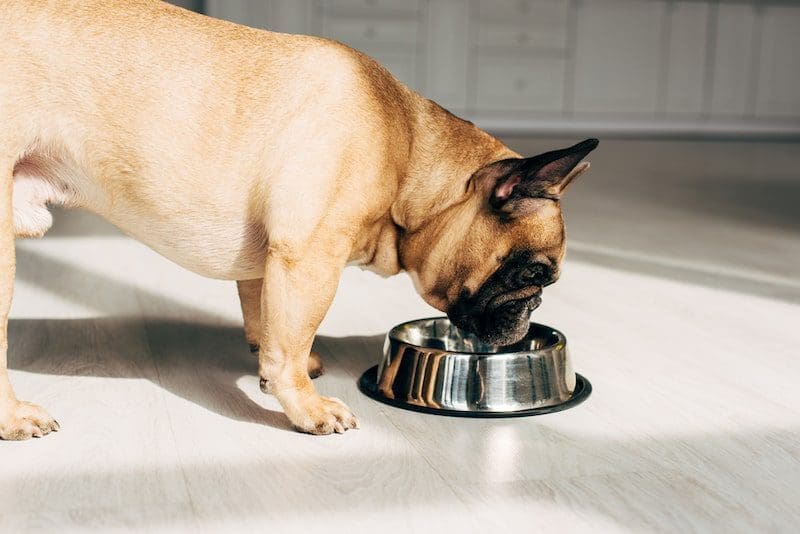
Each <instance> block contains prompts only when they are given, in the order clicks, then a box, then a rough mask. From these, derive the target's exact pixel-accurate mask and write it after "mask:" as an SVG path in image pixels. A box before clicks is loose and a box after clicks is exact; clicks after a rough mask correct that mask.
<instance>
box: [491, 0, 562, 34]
mask: <svg viewBox="0 0 800 534" xmlns="http://www.w3.org/2000/svg"><path fill="white" fill-rule="evenodd" d="M568 9H569V2H566V1H564V0H479V2H478V21H479V22H511V23H515V24H518V25H520V26H528V25H531V24H533V25H535V26H537V27H546V26H547V25H548V24H550V23H551V22H553V21H558V22H559V24H562V25H566V20H567V10H568Z"/></svg>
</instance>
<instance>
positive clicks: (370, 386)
mask: <svg viewBox="0 0 800 534" xmlns="http://www.w3.org/2000/svg"><path fill="white" fill-rule="evenodd" d="M377 380H378V366H377V365H376V366H374V367H370V368H369V369H367V370H366V371H365V372H364V374H363V375H361V378H360V379H359V381H358V388H359V389H360V390H361V392H362V393H363V394H364V395H366V396H368V397H370V398H372V399H375V400H376V401H379V402H382V403H384V404H388V405H389V406H394V407H395V408H402V409H404V410H412V411H415V412H423V413H430V414H435V415H448V416H451V417H481V418H495V419H497V418H503V417H530V416H533V415H544V414H547V413H553V412H560V411H562V410H568V409H569V408H572V407H573V406H577V405H578V404H580V403H582V402H583V401H585V400H586V399H587V398H588V397H589V395H591V393H592V384H591V383H590V382H589V381H588V380H587V379H586V378H584V377H583V376H582V375H580V374H578V373H575V391H573V392H572V397H570V398H569V399H568V400H566V401H564V402H562V403H561V404H556V405H554V406H543V407H541V408H531V409H528V410H517V411H513V412H485V411H472V412H470V411H464V410H447V409H443V408H431V407H429V406H419V405H417V404H409V403H407V402H403V401H401V400H397V399H390V398H388V397H385V396H384V395H383V394H382V393H381V392H380V391H378V387H377Z"/></svg>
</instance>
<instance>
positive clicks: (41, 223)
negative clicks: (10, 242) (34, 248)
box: [11, 172, 66, 237]
mask: <svg viewBox="0 0 800 534" xmlns="http://www.w3.org/2000/svg"><path fill="white" fill-rule="evenodd" d="M65 197H66V195H65V193H64V190H63V188H60V187H58V186H57V185H55V184H53V183H52V182H51V181H50V180H48V179H46V178H43V177H39V176H34V175H31V174H27V173H24V172H22V173H15V174H14V190H13V195H12V199H11V204H12V207H13V211H14V234H15V235H18V236H21V237H41V236H42V235H44V233H45V232H47V230H49V229H50V226H52V224H53V216H52V215H51V214H50V210H49V209H48V207H47V205H48V204H49V203H55V204H64V203H65V202H66V198H65Z"/></svg>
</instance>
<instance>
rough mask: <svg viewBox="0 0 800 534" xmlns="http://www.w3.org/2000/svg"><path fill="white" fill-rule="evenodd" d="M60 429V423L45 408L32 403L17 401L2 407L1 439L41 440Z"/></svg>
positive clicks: (0, 412) (0, 416) (0, 410)
mask: <svg viewBox="0 0 800 534" xmlns="http://www.w3.org/2000/svg"><path fill="white" fill-rule="evenodd" d="M59 428H60V427H59V425H58V422H57V421H56V420H55V419H53V418H52V417H50V415H49V414H48V413H47V412H46V411H44V408H42V407H41V406H37V405H35V404H31V403H30V402H19V401H17V402H15V403H13V404H11V405H10V406H8V407H5V408H3V407H0V439H5V440H13V441H19V440H25V439H30V438H40V437H42V436H44V435H47V434H49V433H50V432H56V431H58V429H59Z"/></svg>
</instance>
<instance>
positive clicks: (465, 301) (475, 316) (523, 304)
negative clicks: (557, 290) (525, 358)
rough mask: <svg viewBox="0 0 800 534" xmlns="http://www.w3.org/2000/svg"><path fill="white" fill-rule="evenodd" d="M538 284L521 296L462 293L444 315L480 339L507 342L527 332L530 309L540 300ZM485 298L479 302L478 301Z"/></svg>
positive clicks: (501, 343) (496, 343) (505, 343)
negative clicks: (527, 293) (486, 297)
mask: <svg viewBox="0 0 800 534" xmlns="http://www.w3.org/2000/svg"><path fill="white" fill-rule="evenodd" d="M541 293H542V291H541V287H538V288H535V290H534V291H532V294H530V295H526V296H524V297H521V298H506V297H507V295H506V294H500V295H495V296H494V297H492V298H490V299H488V300H487V299H485V298H480V296H479V295H476V296H474V297H469V296H467V295H462V296H461V297H459V299H458V300H457V301H456V303H455V304H454V305H453V306H451V307H450V309H449V310H448V312H447V316H448V318H449V319H450V322H452V323H453V324H454V325H456V326H457V327H458V328H461V329H462V330H466V331H467V332H470V333H472V334H475V335H476V336H477V337H478V339H480V340H481V341H482V342H483V343H489V344H492V345H510V344H512V343H516V342H517V341H519V340H520V339H522V338H523V337H524V336H525V334H527V333H528V328H529V322H530V316H531V312H533V310H535V309H536V308H538V307H539V305H540V304H541V303H542V297H541ZM484 300H485V301H486V302H485V304H484V305H481V304H482V302H481V301H484Z"/></svg>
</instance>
